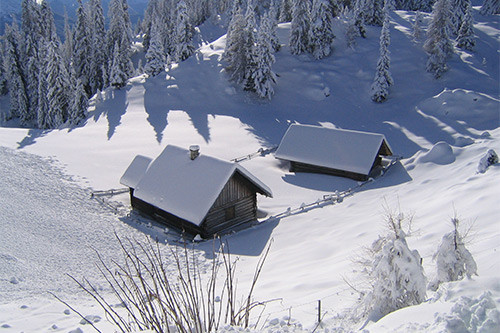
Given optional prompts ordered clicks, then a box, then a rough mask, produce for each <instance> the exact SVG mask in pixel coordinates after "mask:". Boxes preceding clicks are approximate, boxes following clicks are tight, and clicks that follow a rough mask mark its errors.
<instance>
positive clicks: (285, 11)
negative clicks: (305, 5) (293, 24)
mask: <svg viewBox="0 0 500 333" xmlns="http://www.w3.org/2000/svg"><path fill="white" fill-rule="evenodd" d="M291 20H292V1H291V0H282V1H281V7H280V16H279V21H280V22H290V21H291Z"/></svg>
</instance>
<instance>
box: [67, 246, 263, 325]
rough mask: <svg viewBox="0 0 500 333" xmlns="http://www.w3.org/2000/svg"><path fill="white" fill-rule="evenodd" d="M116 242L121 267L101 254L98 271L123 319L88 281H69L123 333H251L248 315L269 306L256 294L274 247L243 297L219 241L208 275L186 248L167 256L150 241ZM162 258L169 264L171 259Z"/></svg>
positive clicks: (226, 251)
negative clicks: (235, 329) (243, 332)
mask: <svg viewBox="0 0 500 333" xmlns="http://www.w3.org/2000/svg"><path fill="white" fill-rule="evenodd" d="M116 237H117V240H118V242H119V244H120V246H121V249H122V252H123V256H124V261H123V263H118V262H116V261H112V264H111V265H110V264H107V263H106V262H105V260H104V258H103V257H102V256H101V254H100V253H97V256H98V259H99V264H98V267H99V270H100V272H101V274H102V276H103V277H104V279H105V280H106V281H107V283H108V284H109V286H110V287H111V290H112V292H113V294H114V296H115V298H116V300H115V301H118V302H119V303H120V304H121V305H122V306H123V308H124V312H125V314H123V312H122V311H120V313H118V311H117V310H116V309H115V306H112V304H113V303H114V302H111V300H110V299H109V298H108V297H107V296H105V295H103V293H102V291H100V290H98V289H97V288H96V287H95V286H94V285H93V284H92V283H91V282H90V281H89V280H88V279H87V278H84V279H83V281H79V280H77V279H76V278H74V277H73V276H71V275H70V277H71V278H72V279H73V280H74V281H75V282H76V283H77V284H78V285H79V286H80V287H81V288H82V289H83V290H85V291H86V292H87V293H88V294H89V295H90V296H92V298H94V300H95V301H96V302H97V303H98V304H99V306H100V307H101V308H102V309H103V310H104V312H105V313H106V316H107V317H108V319H109V320H110V321H111V322H112V323H114V325H115V326H116V328H117V329H118V330H119V331H120V332H135V331H142V330H147V329H149V330H153V331H154V332H196V333H201V332H211V331H215V330H217V329H218V328H219V327H220V325H233V326H241V327H244V328H247V327H248V326H249V325H250V313H251V312H252V311H253V310H255V309H256V308H257V307H260V306H262V307H265V304H266V303H268V302H269V301H265V302H257V301H255V300H253V292H254V290H255V286H256V283H257V280H258V278H259V276H260V273H261V271H262V267H263V265H264V262H265V260H266V258H267V255H268V253H269V249H270V245H271V243H269V245H268V246H267V248H266V249H265V250H264V252H263V253H262V255H261V257H260V260H259V262H258V264H257V266H256V269H255V274H254V277H253V280H252V283H251V287H250V290H249V291H248V292H247V293H246V294H245V295H243V296H242V295H240V294H238V293H237V280H236V277H235V273H236V262H237V259H233V258H232V257H231V254H230V252H229V249H228V248H227V247H228V245H227V243H225V244H224V243H223V242H222V241H221V240H220V239H219V240H218V241H219V243H220V251H219V252H217V251H215V243H216V240H214V249H213V259H211V263H210V265H209V268H208V270H204V269H203V268H202V267H201V264H200V262H199V260H198V259H197V258H196V252H195V251H193V250H191V249H188V246H187V245H186V244H184V246H183V247H177V246H167V248H168V250H166V251H165V250H164V249H162V248H161V247H160V244H158V243H157V242H154V241H152V240H150V239H148V240H147V241H146V242H140V241H137V240H133V239H129V238H125V239H121V238H120V237H118V236H116ZM164 252H167V253H168V255H169V256H170V258H168V259H167V257H166V256H165V254H164ZM167 262H170V263H172V262H173V266H174V267H168V265H167V264H166V263H167ZM58 299H59V298H58ZM65 304H66V303H65ZM263 309H264V308H263ZM263 309H262V311H263ZM77 313H78V312H77ZM259 318H260V317H259ZM256 325H257V324H256ZM94 328H95V329H96V330H97V331H99V330H98V329H97V328H96V327H94Z"/></svg>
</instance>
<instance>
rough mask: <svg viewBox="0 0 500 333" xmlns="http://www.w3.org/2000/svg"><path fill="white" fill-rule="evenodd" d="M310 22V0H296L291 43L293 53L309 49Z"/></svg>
mask: <svg viewBox="0 0 500 333" xmlns="http://www.w3.org/2000/svg"><path fill="white" fill-rule="evenodd" d="M310 22H311V19H310V13H309V1H304V0H294V1H293V14H292V27H291V32H290V43H289V44H290V52H291V53H292V54H301V53H304V52H308V51H309V29H310Z"/></svg>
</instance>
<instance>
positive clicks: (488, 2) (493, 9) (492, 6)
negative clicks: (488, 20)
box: [479, 0, 500, 15]
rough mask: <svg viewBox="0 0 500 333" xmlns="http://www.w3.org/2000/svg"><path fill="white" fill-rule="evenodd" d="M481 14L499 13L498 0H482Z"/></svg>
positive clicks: (499, 5) (499, 3)
mask: <svg viewBox="0 0 500 333" xmlns="http://www.w3.org/2000/svg"><path fill="white" fill-rule="evenodd" d="M479 12H480V13H481V15H495V14H500V1H498V0H484V2H483V5H482V6H481V10H480V11H479Z"/></svg>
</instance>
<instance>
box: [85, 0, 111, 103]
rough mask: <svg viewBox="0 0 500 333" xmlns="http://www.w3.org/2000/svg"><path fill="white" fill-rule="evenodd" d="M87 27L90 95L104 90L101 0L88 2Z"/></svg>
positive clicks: (103, 40) (104, 37)
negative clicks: (88, 20) (89, 32)
mask: <svg viewBox="0 0 500 333" xmlns="http://www.w3.org/2000/svg"><path fill="white" fill-rule="evenodd" d="M89 9H90V12H89V14H90V15H89V19H90V23H91V24H89V26H90V27H91V31H92V36H91V52H92V56H91V63H90V67H91V73H92V75H91V78H90V88H91V95H93V94H95V92H96V91H98V90H102V89H103V88H104V79H103V76H104V73H103V70H102V68H103V66H104V65H105V64H106V56H107V55H106V50H105V48H103V45H105V43H106V30H105V27H104V14H103V9H102V4H101V0H90V7H89Z"/></svg>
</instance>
